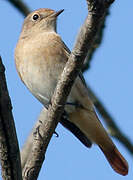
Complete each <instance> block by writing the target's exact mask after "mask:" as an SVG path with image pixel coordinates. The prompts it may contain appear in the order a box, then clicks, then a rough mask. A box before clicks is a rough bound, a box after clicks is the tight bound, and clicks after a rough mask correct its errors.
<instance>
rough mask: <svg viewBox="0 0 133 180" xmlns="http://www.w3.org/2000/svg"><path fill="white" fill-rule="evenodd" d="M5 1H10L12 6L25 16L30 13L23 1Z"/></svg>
mask: <svg viewBox="0 0 133 180" xmlns="http://www.w3.org/2000/svg"><path fill="white" fill-rule="evenodd" d="M7 1H8V2H9V3H11V4H12V5H13V6H15V7H16V9H18V11H19V12H21V14H22V15H23V16H27V15H28V14H29V13H30V9H29V8H28V6H27V5H26V4H25V3H24V2H23V1H21V0H7Z"/></svg>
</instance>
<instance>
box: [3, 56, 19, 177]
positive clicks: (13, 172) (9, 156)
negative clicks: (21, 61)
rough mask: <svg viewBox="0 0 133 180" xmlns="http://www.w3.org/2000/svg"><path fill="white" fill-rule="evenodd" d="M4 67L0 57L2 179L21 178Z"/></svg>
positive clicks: (17, 147)
mask: <svg viewBox="0 0 133 180" xmlns="http://www.w3.org/2000/svg"><path fill="white" fill-rule="evenodd" d="M4 72H5V68H4V65H3V64H2V59H1V57H0V161H1V166H2V177H3V179H4V180H18V179H19V180H22V173H21V163H20V153H19V146H18V141H17V135H16V130H15V124H14V119H13V115H12V106H11V101H10V97H9V94H8V90H7V85H6V79H5V73H4Z"/></svg>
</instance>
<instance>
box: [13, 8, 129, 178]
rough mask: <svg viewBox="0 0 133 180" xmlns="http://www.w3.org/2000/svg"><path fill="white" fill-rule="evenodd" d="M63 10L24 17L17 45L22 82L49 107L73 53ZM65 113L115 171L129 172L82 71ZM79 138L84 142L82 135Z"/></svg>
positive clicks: (18, 65)
mask: <svg viewBox="0 0 133 180" xmlns="http://www.w3.org/2000/svg"><path fill="white" fill-rule="evenodd" d="M62 12H63V9H62V10H59V11H55V10H52V9H48V8H40V9H37V10H35V11H33V12H31V13H30V14H29V15H28V16H27V17H26V18H25V20H24V23H23V26H22V30H21V33H20V37H19V40H18V42H17V45H16V48H15V56H14V57H15V64H16V69H17V72H18V74H19V76H20V78H21V80H22V82H23V83H24V84H25V85H26V87H27V88H28V89H29V91H30V92H31V93H32V94H33V95H34V96H35V97H36V98H37V99H38V100H39V101H40V102H41V103H42V104H43V105H44V107H45V108H47V107H48V105H49V103H50V101H51V98H52V95H53V93H54V90H55V88H56V85H57V82H58V80H59V78H60V75H61V73H62V71H63V69H64V67H65V64H66V62H67V61H68V58H69V56H70V53H71V52H70V50H69V48H68V47H67V46H66V45H65V43H64V42H63V40H62V39H61V37H60V35H59V34H58V33H57V30H56V26H57V19H58V16H59V15H60V14H61V13H62ZM65 112H66V114H67V117H68V118H67V120H64V121H62V124H63V125H64V126H66V127H67V128H68V129H69V125H70V126H71V128H70V129H69V130H71V131H73V128H77V130H78V131H79V132H80V133H79V135H77V137H78V136H80V134H81V136H83V138H85V140H86V139H87V144H86V146H88V147H90V146H91V143H95V144H97V145H98V146H99V148H100V149H101V151H102V152H103V154H104V155H105V157H106V159H107V161H108V162H109V164H110V165H111V167H112V168H113V169H114V171H116V172H117V173H119V174H121V175H123V176H125V175H127V174H128V163H127V161H126V160H125V158H124V157H123V156H122V155H121V153H120V152H119V151H118V149H117V147H116V146H115V144H114V143H113V141H112V140H111V138H110V137H109V135H108V133H107V132H106V130H105V128H104V127H103V125H102V123H101V122H100V120H99V118H98V115H97V114H96V112H95V107H94V105H93V102H92V101H91V99H90V97H89V94H88V91H87V87H86V83H85V80H84V78H83V75H82V73H81V72H80V73H79V75H78V77H77V78H76V80H75V82H74V84H73V86H72V89H71V92H70V94H69V96H68V98H67V102H66V104H65ZM69 123H70V124H69ZM73 132H74V131H73ZM75 134H76V133H75ZM79 139H80V140H81V141H82V137H81V138H79ZM83 143H84V142H83ZM84 144H85V143H84Z"/></svg>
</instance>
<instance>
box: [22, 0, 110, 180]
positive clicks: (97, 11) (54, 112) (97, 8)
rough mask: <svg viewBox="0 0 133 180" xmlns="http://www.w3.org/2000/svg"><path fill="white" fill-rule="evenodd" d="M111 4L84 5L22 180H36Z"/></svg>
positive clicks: (37, 131)
mask: <svg viewBox="0 0 133 180" xmlns="http://www.w3.org/2000/svg"><path fill="white" fill-rule="evenodd" d="M112 2H113V1H104V0H103V1H95V0H88V1H87V4H88V10H89V13H88V16H87V18H86V20H85V23H84V25H83V26H82V28H81V30H80V33H79V36H78V38H77V41H76V44H75V47H74V49H73V51H72V53H71V55H70V58H69V60H68V62H67V64H66V66H65V68H64V71H63V73H62V75H61V78H60V80H59V82H58V84H57V87H56V89H55V92H54V95H53V97H52V101H51V102H52V103H51V105H49V108H48V111H47V113H45V117H44V116H43V117H41V118H42V119H41V120H40V125H39V126H38V127H37V128H36V136H35V138H34V141H33V147H32V151H31V153H30V156H29V158H28V160H27V162H26V165H25V167H24V171H23V179H24V180H27V179H28V180H35V179H37V177H38V174H39V171H40V168H41V166H42V163H43V160H44V156H45V152H46V149H47V146H48V143H49V141H50V139H51V136H52V134H53V133H54V131H55V128H56V126H57V124H58V121H59V119H60V117H61V114H62V113H63V110H64V105H65V102H66V100H67V97H68V95H69V93H70V90H71V87H72V85H73V83H74V80H75V79H76V77H77V75H78V73H79V71H80V69H81V67H82V65H83V61H84V59H85V57H86V55H87V52H88V49H89V48H90V47H91V44H92V42H93V39H94V37H95V35H96V33H97V31H98V28H99V24H100V21H101V19H102V17H103V15H104V13H105V10H106V8H107V7H108V6H109V5H110V4H111V3H112ZM34 134H35V133H34Z"/></svg>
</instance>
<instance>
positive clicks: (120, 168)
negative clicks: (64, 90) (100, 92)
mask: <svg viewBox="0 0 133 180" xmlns="http://www.w3.org/2000/svg"><path fill="white" fill-rule="evenodd" d="M70 121H72V122H73V123H75V124H76V125H77V126H78V127H79V129H80V130H81V131H82V132H83V133H84V134H85V135H86V137H87V138H88V139H90V140H91V141H92V142H95V143H96V144H97V145H98V146H99V147H100V149H101V150H102V152H103V153H104V155H105V157H106V158H107V160H108V162H109V163H110V165H111V167H112V168H113V169H114V170H115V171H116V172H117V173H119V174H121V175H124V176H125V175H126V174H127V173H128V163H127V162H126V160H125V159H124V157H123V156H122V155H121V154H120V152H119V151H118V150H117V148H116V146H115V145H114V143H113V142H112V140H111V138H110V137H109V136H108V134H107V132H106V131H105V129H104V127H103V126H102V124H101V123H100V121H99V120H98V117H97V115H96V113H95V111H93V110H87V109H83V108H79V109H77V111H75V112H73V113H72V114H70Z"/></svg>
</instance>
